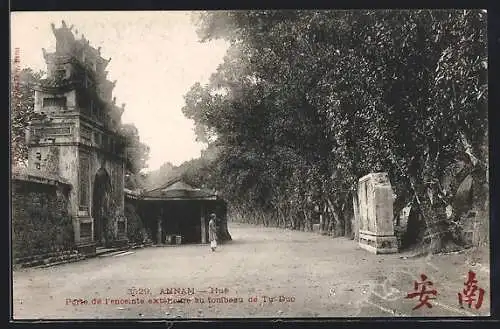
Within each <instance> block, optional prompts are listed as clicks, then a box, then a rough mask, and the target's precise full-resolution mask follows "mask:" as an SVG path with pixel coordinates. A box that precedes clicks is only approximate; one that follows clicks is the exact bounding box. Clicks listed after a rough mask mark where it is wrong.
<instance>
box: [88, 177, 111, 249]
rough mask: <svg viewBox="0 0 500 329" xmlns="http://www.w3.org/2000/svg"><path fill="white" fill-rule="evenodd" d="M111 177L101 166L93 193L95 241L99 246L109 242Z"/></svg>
mask: <svg viewBox="0 0 500 329" xmlns="http://www.w3.org/2000/svg"><path fill="white" fill-rule="evenodd" d="M110 197H111V178H110V177H109V175H108V172H107V171H106V169H104V168H102V167H101V168H100V169H99V170H98V171H97V173H96V175H95V178H94V188H93V193H92V218H93V220H94V241H95V242H96V243H97V245H98V246H104V245H106V242H107V234H106V232H107V226H108V223H107V221H108V218H109V210H110Z"/></svg>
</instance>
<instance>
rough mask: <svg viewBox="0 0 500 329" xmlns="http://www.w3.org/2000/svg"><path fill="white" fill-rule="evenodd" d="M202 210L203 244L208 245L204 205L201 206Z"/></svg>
mask: <svg viewBox="0 0 500 329" xmlns="http://www.w3.org/2000/svg"><path fill="white" fill-rule="evenodd" d="M200 209H201V223H200V225H201V243H207V233H206V229H207V227H206V222H205V208H204V207H203V203H201V206H200Z"/></svg>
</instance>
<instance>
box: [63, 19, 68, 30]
mask: <svg viewBox="0 0 500 329" xmlns="http://www.w3.org/2000/svg"><path fill="white" fill-rule="evenodd" d="M62 27H64V28H66V27H67V26H66V22H65V21H64V20H62Z"/></svg>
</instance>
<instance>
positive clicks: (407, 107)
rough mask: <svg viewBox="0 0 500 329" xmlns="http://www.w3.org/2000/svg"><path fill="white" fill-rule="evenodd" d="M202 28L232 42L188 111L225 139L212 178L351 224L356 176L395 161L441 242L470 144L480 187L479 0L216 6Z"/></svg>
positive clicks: (296, 218)
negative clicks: (389, 6)
mask: <svg viewBox="0 0 500 329" xmlns="http://www.w3.org/2000/svg"><path fill="white" fill-rule="evenodd" d="M199 35H200V39H201V40H210V39H214V38H224V39H226V40H228V41H229V42H230V44H231V46H230V49H229V51H228V54H227V56H226V57H225V59H224V63H223V64H221V65H220V66H219V68H218V70H217V72H216V73H214V74H213V76H212V77H211V80H210V82H209V84H208V85H206V86H201V85H200V84H196V85H194V86H193V88H192V89H191V90H190V92H189V93H188V94H187V95H186V96H185V98H186V106H185V108H184V109H183V111H184V113H185V115H186V116H187V117H188V118H191V119H193V120H194V121H195V123H196V127H197V130H196V131H197V134H198V137H199V139H201V140H212V141H213V142H214V143H215V144H217V145H218V147H219V148H220V150H221V151H220V153H219V156H218V159H217V161H216V164H215V165H214V167H213V168H214V169H213V170H214V173H215V175H214V176H215V177H217V178H216V179H214V180H213V184H214V185H215V186H217V187H218V188H219V189H221V190H222V191H223V192H224V193H225V194H226V196H227V197H228V198H230V199H233V201H234V202H233V203H235V204H236V205H237V207H239V208H242V209H247V210H249V209H250V210H252V211H258V212H264V213H267V214H268V215H271V214H274V215H275V216H274V218H277V222H278V223H282V224H281V225H288V226H291V227H294V228H304V227H308V226H310V224H311V223H312V221H313V220H314V219H313V214H314V210H313V208H318V209H320V212H322V214H323V217H324V218H326V220H325V222H324V223H322V224H324V225H323V226H324V227H325V228H326V230H328V231H332V230H333V231H334V232H335V234H341V235H343V234H349V220H348V219H349V216H350V215H352V209H351V206H352V199H351V196H352V194H353V192H354V191H355V190H356V185H357V180H358V178H359V177H360V176H362V175H364V174H367V173H369V172H373V171H387V172H388V173H389V175H390V177H391V182H392V184H393V186H394V187H395V190H396V194H397V195H398V200H397V202H396V205H397V207H398V208H399V207H401V206H402V205H404V204H406V203H407V202H409V201H413V202H415V206H416V207H417V208H418V209H419V210H420V213H421V214H422V216H423V217H424V219H425V222H426V228H427V236H428V237H430V240H431V242H432V246H431V250H433V251H435V250H439V249H440V248H441V247H442V242H443V241H445V240H446V239H448V238H449V236H447V235H446V233H447V232H448V231H449V227H448V226H449V224H450V223H449V221H448V220H447V219H446V218H444V217H443V214H442V209H443V207H444V206H445V205H447V204H449V203H450V200H451V199H452V198H453V195H454V191H453V188H451V190H448V191H446V190H443V188H442V184H441V182H442V178H443V176H444V175H445V173H446V170H447V168H448V167H449V166H450V164H452V163H453V162H455V161H456V160H457V159H459V158H463V157H465V158H467V159H468V160H469V161H468V163H469V164H470V166H469V167H470V168H472V169H473V170H472V172H474V173H475V177H476V181H477V185H478V186H479V188H478V190H479V191H480V192H481V193H477V195H484V190H485V186H486V184H485V179H486V173H487V165H486V164H487V151H486V150H487V148H485V143H486V142H485V141H486V140H487V139H486V138H487V137H486V131H487V129H486V127H487V115H486V99H487V88H486V67H485V64H484V63H486V56H487V54H486V17H485V14H484V13H483V12H481V11H479V10H465V11H464V10H460V11H458V10H452V11H444V10H440V11H431V10H413V11H403V10H380V11H374V10H365V11H352V12H348V11H324V12H319V11H272V10H267V11H245V12H243V11H234V12H232V11H229V12H222V11H218V12H210V13H204V14H202V15H201V18H200V29H199ZM452 185H453V184H452ZM455 185H456V184H455ZM477 198H478V199H480V197H477ZM396 210H398V209H396ZM261 217H263V218H264V217H265V216H261ZM267 217H270V216H267ZM263 221H264V223H265V224H266V223H267V221H266V220H263Z"/></svg>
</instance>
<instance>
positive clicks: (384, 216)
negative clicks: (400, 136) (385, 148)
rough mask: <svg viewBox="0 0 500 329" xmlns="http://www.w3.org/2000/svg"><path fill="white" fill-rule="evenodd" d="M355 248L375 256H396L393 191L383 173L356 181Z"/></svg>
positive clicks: (373, 174)
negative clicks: (394, 254)
mask: <svg viewBox="0 0 500 329" xmlns="http://www.w3.org/2000/svg"><path fill="white" fill-rule="evenodd" d="M358 200H359V246H360V247H361V248H363V249H366V250H368V251H370V252H372V253H375V254H389V253H396V252H398V242H397V239H396V236H395V235H394V222H393V209H392V207H393V191H392V187H391V183H390V181H389V177H388V175H387V173H371V174H368V175H366V176H364V177H361V178H360V179H359V183H358Z"/></svg>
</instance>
